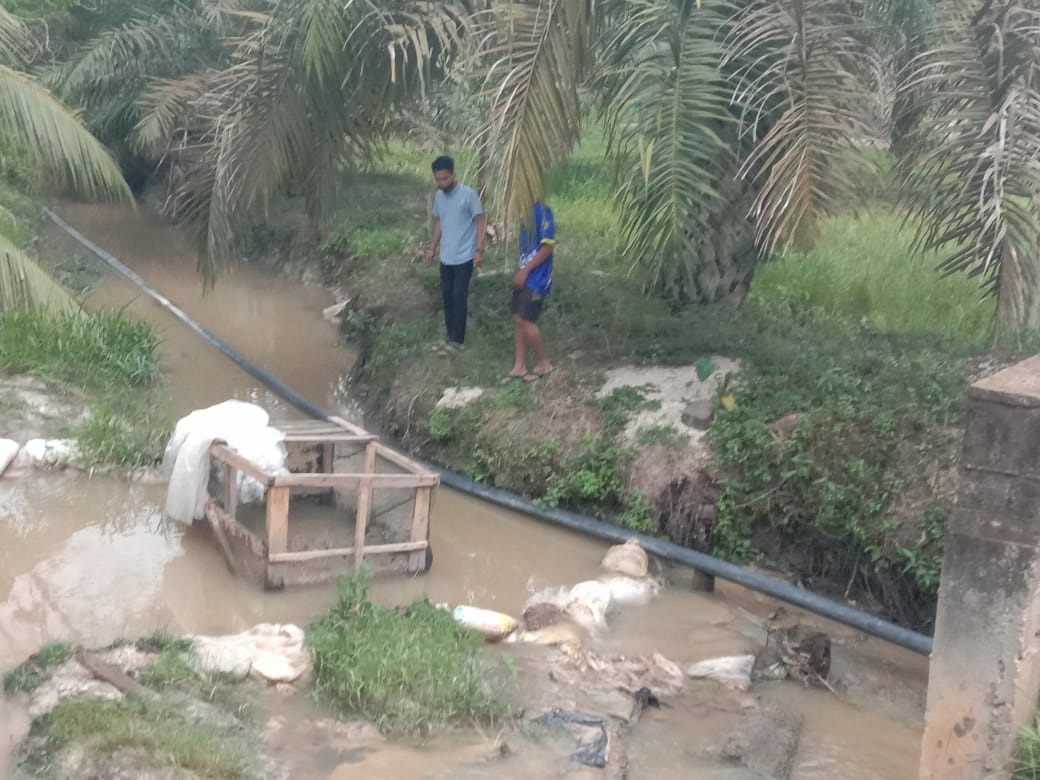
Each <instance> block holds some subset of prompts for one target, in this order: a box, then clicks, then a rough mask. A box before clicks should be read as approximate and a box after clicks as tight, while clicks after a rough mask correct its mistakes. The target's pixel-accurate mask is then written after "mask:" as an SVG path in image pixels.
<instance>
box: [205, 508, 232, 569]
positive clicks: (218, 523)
mask: <svg viewBox="0 0 1040 780" xmlns="http://www.w3.org/2000/svg"><path fill="white" fill-rule="evenodd" d="M226 517H228V515H227V514H226V513H224V512H220V513H219V514H218V510H217V506H216V505H215V504H214V503H213V499H207V501H206V520H208V521H209V527H210V528H211V529H213V535H214V536H215V537H217V543H218V544H220V549H221V550H223V551H224V558H225V559H227V565H228V568H229V569H231V573H232V574H236V575H237V574H238V567H237V566H236V565H235V553H234V551H233V550H232V549H231V544H230V543H229V542H228V538H227V534H225V533H224V519H225V518H226ZM232 522H234V521H232Z"/></svg>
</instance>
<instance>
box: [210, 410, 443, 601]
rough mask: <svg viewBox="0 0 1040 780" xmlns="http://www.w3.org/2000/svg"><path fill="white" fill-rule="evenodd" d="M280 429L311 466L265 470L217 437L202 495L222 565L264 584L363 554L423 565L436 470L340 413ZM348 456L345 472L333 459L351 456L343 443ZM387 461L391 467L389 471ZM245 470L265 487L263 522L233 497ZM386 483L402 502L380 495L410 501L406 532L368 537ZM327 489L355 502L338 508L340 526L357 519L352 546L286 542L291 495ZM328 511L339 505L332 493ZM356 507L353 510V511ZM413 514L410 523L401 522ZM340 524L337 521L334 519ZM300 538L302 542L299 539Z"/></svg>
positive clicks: (321, 574)
mask: <svg viewBox="0 0 1040 780" xmlns="http://www.w3.org/2000/svg"><path fill="white" fill-rule="evenodd" d="M274 427H276V428H278V429H279V430H282V431H284V432H285V442H286V447H287V448H288V449H290V450H294V449H296V450H303V451H304V452H303V457H302V458H297V459H296V460H297V462H298V463H300V462H302V463H304V464H306V466H304V468H306V469H307V470H304V471H297V472H293V473H289V474H270V473H267V472H265V471H264V470H263V469H262V468H260V467H259V466H258V465H257V464H255V463H253V462H251V461H250V460H249V459H247V458H245V457H243V456H242V455H241V454H239V453H238V452H237V451H235V450H233V449H231V448H230V447H228V446H227V444H226V443H224V442H219V441H218V442H214V443H213V445H212V446H211V447H210V455H211V457H212V462H213V464H214V466H215V467H216V468H217V469H218V470H220V471H221V476H222V479H221V480H220V483H219V484H215V483H213V482H211V486H210V495H209V499H208V501H207V502H206V519H207V520H208V521H209V524H210V527H211V528H212V529H213V534H214V536H215V537H216V539H217V541H218V543H219V544H220V547H221V549H222V550H223V552H224V555H225V557H226V558H227V560H228V565H229V566H231V568H232V569H233V570H235V571H236V573H240V574H250V575H253V576H255V577H257V578H258V579H260V580H261V581H262V582H263V584H264V585H265V587H267V588H272V589H273V588H281V587H284V586H286V585H301V584H308V583H316V582H324V581H328V580H330V579H334V578H336V577H338V576H340V575H342V574H343V573H345V572H346V571H349V570H350V569H351V568H353V569H356V568H357V567H359V566H360V565H361V562H362V561H364V560H365V559H366V558H367V559H370V560H371V562H372V564H373V566H374V567H375V569H376V571H379V572H394V573H408V574H419V573H425V571H426V570H427V569H428V568H429V565H430V561H431V557H432V556H431V553H430V510H431V506H432V501H433V493H434V490H435V488H436V487H437V485H438V484H439V483H440V477H439V476H438V475H437V474H436V473H434V472H432V471H430V470H428V469H425V468H423V467H422V466H420V465H419V464H418V463H416V462H415V461H413V460H411V459H410V458H407V457H405V456H404V455H402V454H400V453H398V452H395V451H394V450H392V449H390V448H389V447H386V446H385V445H383V444H382V443H381V442H380V441H379V439H378V437H376V436H375V435H373V434H371V433H369V432H368V431H365V430H364V429H363V428H360V427H358V426H356V425H353V424H352V423H349V422H347V421H346V420H343V419H341V418H337V417H334V418H330V419H329V420H325V421H300V422H285V423H276V424H274ZM345 449H351V453H350V455H353V458H352V460H353V461H354V462H351V463H350V464H349V465H350V466H352V467H353V466H356V467H357V468H354V469H352V470H350V471H337V468H336V464H337V459H338V460H339V461H340V462H341V463H342V462H343V461H345V460H350V459H351V458H349V457H348V456H345V455H344V453H343V450H345ZM387 469H390V470H389V471H388V470H387ZM239 473H242V474H245V475H247V476H249V477H252V478H253V479H255V480H257V481H258V482H260V483H261V484H262V485H264V487H265V488H266V496H265V499H264V508H263V515H262V517H261V518H260V522H259V523H253V526H252V527H250V524H249V523H248V522H243V519H242V517H241V514H242V508H241V507H240V506H239V502H238V487H237V486H238V475H239ZM392 491H396V492H398V493H400V492H404V493H405V494H406V496H407V498H406V500H405V501H404V502H400V501H397V502H395V501H392V500H391V501H387V502H384V504H385V506H386V507H388V509H384V511H388V512H389V511H391V510H392V511H394V512H396V513H397V515H398V516H399V515H400V512H401V510H402V508H405V509H406V508H407V507H405V504H407V505H408V506H410V508H411V513H410V518H405V519H406V528H405V530H406V532H407V534H408V536H407V539H406V540H404V541H396V542H393V543H383V544H371V543H367V542H366V533H367V532H368V531H369V529H370V523H371V520H372V517H373V505H374V502H375V501H376V499H378V498H379V497H380V496H382V495H383V494H389V493H391V492H392ZM314 493H318V494H323V495H326V496H332V497H333V498H335V497H337V496H338V497H341V498H342V497H348V498H349V499H351V500H353V506H347V510H349V511H343V512H341V514H342V515H343V517H342V521H343V522H342V528H343V529H345V531H346V532H347V533H348V534H349V530H350V529H349V525H348V524H349V522H350V520H351V519H352V521H353V533H352V543H351V544H349V545H340V546H327V547H318V548H315V549H291V548H292V547H293V546H296V547H299V546H300V544H292V542H293V541H294V537H293V525H294V523H293V518H292V515H293V512H292V511H291V506H290V505H291V499H292V498H293V496H294V495H296V496H304V495H307V494H312V495H313V494H314ZM327 503H331V504H332V508H331V509H330V510H329V511H330V512H333V513H335V512H336V511H337V509H336V505H335V501H332V502H327ZM351 516H352V517H351ZM408 520H410V522H407V521H408ZM335 523H336V525H339V522H338V520H336V521H335ZM301 544H304V546H306V543H305V542H303V543H301Z"/></svg>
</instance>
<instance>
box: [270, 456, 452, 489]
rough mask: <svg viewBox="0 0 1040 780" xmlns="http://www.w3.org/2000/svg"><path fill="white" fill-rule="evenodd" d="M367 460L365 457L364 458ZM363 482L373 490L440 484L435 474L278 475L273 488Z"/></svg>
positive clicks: (343, 484)
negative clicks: (367, 483)
mask: <svg viewBox="0 0 1040 780" xmlns="http://www.w3.org/2000/svg"><path fill="white" fill-rule="evenodd" d="M366 458H367V456H366ZM364 480H368V482H369V483H370V484H371V485H372V486H373V487H375V488H421V487H433V486H434V485H436V484H437V483H438V482H440V477H438V476H437V475H436V474H369V475H368V476H366V475H364V474H278V475H277V476H275V478H274V480H273V482H272V485H273V486H274V487H301V488H302V487H326V488H330V487H338V488H345V489H346V488H352V487H360V486H361V484H362V482H363V481H364Z"/></svg>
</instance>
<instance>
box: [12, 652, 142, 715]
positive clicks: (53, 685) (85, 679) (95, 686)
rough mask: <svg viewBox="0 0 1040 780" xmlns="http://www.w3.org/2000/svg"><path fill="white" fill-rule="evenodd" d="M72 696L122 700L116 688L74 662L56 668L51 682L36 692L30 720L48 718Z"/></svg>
mask: <svg viewBox="0 0 1040 780" xmlns="http://www.w3.org/2000/svg"><path fill="white" fill-rule="evenodd" d="M72 696H85V697H89V698H94V699H108V700H110V701H118V700H119V699H122V698H123V694H122V693H120V692H119V690H118V689H117V688H116V687H115V686H113V685H109V684H108V683H105V682H101V681H100V680H96V679H94V675H92V674H91V673H90V672H89V671H87V670H86V669H85V668H84V667H83V665H82V664H80V663H79V661H77V660H75V659H74V658H73V659H69V660H68V661H66V662H65V663H63V664H62V665H61V666H59V667H57V668H56V669H55V670H54V671H53V673H52V674H51V676H50V679H48V680H47V681H46V682H45V683H43V685H41V686H40V687H39V688H37V689H36V690H35V691H33V694H32V698H31V699H30V701H29V717H31V718H38V717H40V716H41V715H46V714H47V713H48V712H50V711H51V710H53V709H54V708H55V707H57V706H58V703H59V702H60V701H62V700H63V699H68V698H70V697H72Z"/></svg>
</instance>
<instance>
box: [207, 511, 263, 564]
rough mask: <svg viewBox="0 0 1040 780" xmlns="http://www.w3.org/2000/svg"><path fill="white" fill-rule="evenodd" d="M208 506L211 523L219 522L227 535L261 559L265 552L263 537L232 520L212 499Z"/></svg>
mask: <svg viewBox="0 0 1040 780" xmlns="http://www.w3.org/2000/svg"><path fill="white" fill-rule="evenodd" d="M208 507H209V509H210V510H212V512H213V518H210V522H211V523H214V522H219V523H221V527H222V528H223V529H224V531H225V532H226V533H227V534H228V536H233V537H234V538H235V539H238V540H239V541H240V542H242V543H243V544H244V545H245V546H246V547H248V548H249V552H251V553H252V554H253V555H254V556H256V557H257V558H258V559H260V560H263V558H264V556H265V555H266V554H267V545H266V544H264V540H263V539H261V538H260V537H259V536H258V535H257V534H255V533H253V532H252V531H250V530H249V529H248V528H246V527H245V526H244V525H242V524H241V523H240V522H238V521H237V520H232V519H231V518H230V517H228V516H227V513H226V512H225V511H224V510H223V509H221V508H220V507H219V506H217V505H216V504H214V503H213V502H212V501H211V502H210V503H209V505H208Z"/></svg>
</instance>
